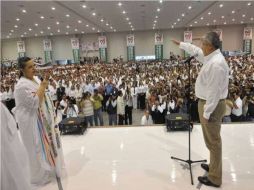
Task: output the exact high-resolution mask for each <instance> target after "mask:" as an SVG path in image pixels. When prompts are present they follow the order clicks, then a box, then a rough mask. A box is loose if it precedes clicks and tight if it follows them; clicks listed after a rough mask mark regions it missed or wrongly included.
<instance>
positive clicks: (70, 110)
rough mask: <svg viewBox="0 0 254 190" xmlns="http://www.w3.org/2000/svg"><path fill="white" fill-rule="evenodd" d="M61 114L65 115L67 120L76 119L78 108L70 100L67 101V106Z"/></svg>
mask: <svg viewBox="0 0 254 190" xmlns="http://www.w3.org/2000/svg"><path fill="white" fill-rule="evenodd" d="M63 113H64V114H65V115H66V117H67V118H69V117H78V114H79V110H78V106H77V105H76V103H75V101H74V100H73V99H72V98H68V99H67V106H66V107H65V108H64V110H63Z"/></svg>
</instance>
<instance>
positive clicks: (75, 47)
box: [71, 38, 80, 63]
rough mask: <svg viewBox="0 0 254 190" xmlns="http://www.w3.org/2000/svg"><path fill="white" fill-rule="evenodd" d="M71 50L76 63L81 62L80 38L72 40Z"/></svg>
mask: <svg viewBox="0 0 254 190" xmlns="http://www.w3.org/2000/svg"><path fill="white" fill-rule="evenodd" d="M71 48H72V54H73V59H74V63H78V62H79V61H80V60H79V58H80V52H79V39H78V38H71Z"/></svg>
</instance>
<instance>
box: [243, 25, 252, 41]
mask: <svg viewBox="0 0 254 190" xmlns="http://www.w3.org/2000/svg"><path fill="white" fill-rule="evenodd" d="M243 39H244V40H252V28H249V27H246V28H244V31H243Z"/></svg>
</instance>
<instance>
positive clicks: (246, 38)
mask: <svg viewBox="0 0 254 190" xmlns="http://www.w3.org/2000/svg"><path fill="white" fill-rule="evenodd" d="M251 51H252V28H250V27H246V28H244V30H243V52H245V53H247V54H251Z"/></svg>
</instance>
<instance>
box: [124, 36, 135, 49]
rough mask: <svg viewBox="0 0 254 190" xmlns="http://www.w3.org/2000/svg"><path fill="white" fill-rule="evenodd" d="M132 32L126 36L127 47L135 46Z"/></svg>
mask: <svg viewBox="0 0 254 190" xmlns="http://www.w3.org/2000/svg"><path fill="white" fill-rule="evenodd" d="M134 40H135V39H134V34H129V35H127V37H126V41H127V47H129V46H135V41H134Z"/></svg>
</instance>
